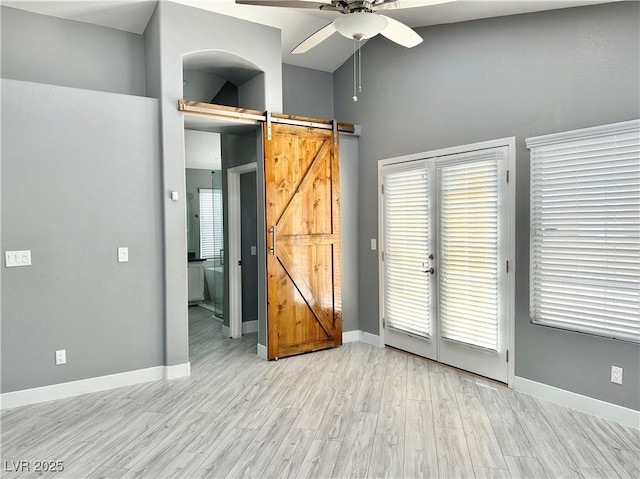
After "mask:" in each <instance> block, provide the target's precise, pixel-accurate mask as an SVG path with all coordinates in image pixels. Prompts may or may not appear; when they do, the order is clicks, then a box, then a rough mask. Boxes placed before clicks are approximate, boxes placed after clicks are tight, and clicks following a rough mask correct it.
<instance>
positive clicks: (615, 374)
mask: <svg viewBox="0 0 640 479" xmlns="http://www.w3.org/2000/svg"><path fill="white" fill-rule="evenodd" d="M611 382H612V383H615V384H622V368H621V367H619V366H611Z"/></svg>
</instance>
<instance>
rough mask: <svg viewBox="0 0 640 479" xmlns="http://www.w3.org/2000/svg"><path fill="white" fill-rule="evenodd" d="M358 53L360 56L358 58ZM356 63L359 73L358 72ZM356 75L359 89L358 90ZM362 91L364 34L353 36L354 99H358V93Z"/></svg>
mask: <svg viewBox="0 0 640 479" xmlns="http://www.w3.org/2000/svg"><path fill="white" fill-rule="evenodd" d="M356 55H357V56H358V58H357V60H356ZM356 62H357V63H356ZM356 64H357V66H358V68H357V74H356ZM356 77H357V78H358V89H357V92H356ZM361 91H362V35H354V36H353V101H358V93H360V92H361Z"/></svg>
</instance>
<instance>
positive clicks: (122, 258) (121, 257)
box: [118, 247, 129, 263]
mask: <svg viewBox="0 0 640 479" xmlns="http://www.w3.org/2000/svg"><path fill="white" fill-rule="evenodd" d="M128 261H129V248H126V247H123V248H118V263H126V262H128Z"/></svg>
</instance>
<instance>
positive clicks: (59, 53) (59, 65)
mask: <svg viewBox="0 0 640 479" xmlns="http://www.w3.org/2000/svg"><path fill="white" fill-rule="evenodd" d="M0 8H2V29H1V30H2V36H1V42H0V43H1V44H2V77H3V78H11V79H14V80H23V81H29V82H35V83H49V84H52V85H61V86H70V87H77V88H85V89H89V90H100V91H107V92H113V93H125V94H130V95H144V94H145V66H144V62H145V58H144V42H143V38H142V36H141V35H136V34H134V33H128V32H123V31H120V30H114V29H112V28H105V27H99V26H96V25H89V24H86V23H81V22H76V21H72V20H64V19H60V18H56V17H49V16H45V15H38V14H35V13H30V12H25V11H23V10H17V9H14V8H9V7H0Z"/></svg>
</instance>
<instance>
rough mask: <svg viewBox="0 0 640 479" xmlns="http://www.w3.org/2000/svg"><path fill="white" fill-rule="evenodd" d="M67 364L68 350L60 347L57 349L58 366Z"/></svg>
mask: <svg viewBox="0 0 640 479" xmlns="http://www.w3.org/2000/svg"><path fill="white" fill-rule="evenodd" d="M61 364H67V350H66V349H59V350H57V351H56V366H60V365H61Z"/></svg>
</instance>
